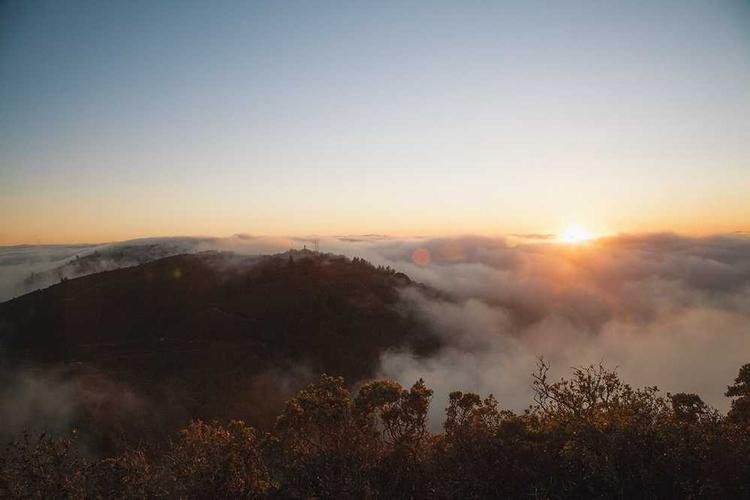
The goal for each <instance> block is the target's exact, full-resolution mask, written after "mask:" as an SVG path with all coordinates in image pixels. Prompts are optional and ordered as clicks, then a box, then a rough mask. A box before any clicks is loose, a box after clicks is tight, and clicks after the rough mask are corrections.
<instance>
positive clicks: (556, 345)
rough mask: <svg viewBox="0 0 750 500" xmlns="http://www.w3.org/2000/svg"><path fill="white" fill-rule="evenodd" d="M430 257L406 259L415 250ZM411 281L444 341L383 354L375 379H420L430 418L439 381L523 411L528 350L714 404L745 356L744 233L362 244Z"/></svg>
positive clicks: (439, 398)
mask: <svg viewBox="0 0 750 500" xmlns="http://www.w3.org/2000/svg"><path fill="white" fill-rule="evenodd" d="M417 249H420V251H421V252H426V253H427V254H429V259H428V261H429V263H428V264H425V263H424V259H423V258H420V261H419V262H415V261H414V252H415V250H417ZM371 251H374V252H375V253H377V254H378V255H379V256H380V258H381V259H383V260H384V261H385V263H388V264H389V265H392V266H393V267H395V268H397V269H399V270H401V271H404V272H406V273H407V274H409V275H410V276H411V277H412V278H413V279H414V280H416V281H419V282H422V283H425V284H427V285H430V286H431V287H434V288H436V289H438V290H440V291H442V292H444V294H445V296H446V297H448V298H440V299H437V298H434V297H432V296H427V295H425V294H423V293H421V292H420V291H418V290H410V291H407V292H405V293H404V294H403V299H404V301H405V302H406V303H408V304H409V305H410V306H411V307H412V308H414V309H415V310H416V311H418V313H419V314H420V315H421V316H422V318H423V319H424V320H425V321H427V322H428V323H429V324H430V325H432V327H433V329H434V330H435V331H436V332H438V334H439V335H440V336H441V338H442V340H443V343H444V347H443V349H442V350H441V351H440V352H438V353H437V355H435V356H433V357H430V358H427V359H425V358H418V357H415V356H414V355H412V354H411V353H409V352H389V353H387V354H386V355H384V356H383V358H382V362H381V370H380V371H381V375H383V376H388V377H393V378H396V379H398V380H399V381H401V382H403V383H409V382H413V380H414V379H416V378H419V377H422V378H424V379H425V380H426V382H427V383H428V385H431V386H432V387H433V388H434V389H435V391H436V394H435V400H436V401H435V403H436V404H435V406H436V408H434V411H435V415H436V416H437V415H438V414H439V413H440V412H441V410H442V407H443V406H444V404H445V401H446V400H447V394H448V393H449V392H450V391H451V390H456V389H463V390H473V391H478V392H482V393H490V392H491V393H494V394H495V395H496V396H497V397H498V398H499V400H500V401H501V403H502V404H504V405H505V406H506V407H509V408H512V409H515V410H521V409H523V408H524V407H525V406H526V405H527V404H528V403H529V402H530V400H531V399H530V396H531V389H530V374H531V372H532V371H533V370H534V366H535V363H536V360H537V357H538V356H544V357H545V358H546V359H548V360H549V361H550V362H551V363H552V365H553V369H554V370H555V375H564V374H566V373H567V372H568V370H569V368H570V367H572V366H581V365H585V364H589V363H599V362H604V363H605V364H607V365H608V366H609V367H612V368H614V367H617V368H618V371H619V373H620V374H621V375H622V376H623V378H624V379H625V380H626V381H628V382H630V383H633V384H635V385H654V384H656V385H659V386H660V387H661V388H662V389H663V390H666V391H671V392H679V391H687V392H697V393H699V394H701V395H703V396H704V397H705V399H706V400H707V401H708V402H710V403H711V404H713V405H715V406H716V407H718V408H720V409H723V410H725V409H726V408H727V406H728V401H727V399H726V398H724V397H723V391H724V390H725V388H726V385H727V384H728V383H729V382H730V381H731V380H732V379H733V378H734V376H735V375H736V373H737V370H738V369H739V367H740V366H741V365H742V364H744V363H747V362H750V239H748V238H744V237H740V236H737V235H734V236H718V237H710V238H689V237H684V236H678V235H673V234H652V235H621V236H617V237H611V238H606V239H602V240H599V241H595V242H590V243H586V244H581V245H559V244H550V243H529V244H521V245H513V244H512V242H509V241H508V240H505V239H492V238H478V237H463V238H454V239H448V238H436V239H429V240H420V241H408V242H405V241H398V242H389V243H386V244H383V245H380V246H377V247H374V248H372V249H371Z"/></svg>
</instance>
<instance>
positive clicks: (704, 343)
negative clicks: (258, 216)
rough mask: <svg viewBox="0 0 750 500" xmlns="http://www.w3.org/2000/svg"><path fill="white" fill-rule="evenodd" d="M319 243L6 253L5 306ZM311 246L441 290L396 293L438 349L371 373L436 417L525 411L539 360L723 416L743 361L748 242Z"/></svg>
mask: <svg viewBox="0 0 750 500" xmlns="http://www.w3.org/2000/svg"><path fill="white" fill-rule="evenodd" d="M154 245H156V246H157V247H159V246H160V245H161V246H162V250H160V251H155V250H154ZM314 245H315V239H314V238H265V237H254V236H248V235H235V236H233V237H230V238H164V239H148V240H135V241H129V242H123V243H113V244H107V245H94V246H75V247H73V246H54V247H5V248H0V301H2V300H7V299H10V298H11V297H13V296H15V295H18V294H20V293H25V292H28V291H30V290H29V289H28V288H29V287H34V286H36V287H39V286H41V285H39V284H36V285H31V284H29V283H30V281H29V280H28V279H27V278H28V276H29V274H30V273H45V272H46V273H47V274H45V276H47V275H49V276H50V278H49V279H50V280H51V281H53V280H54V279H59V274H57V275H56V274H55V273H54V272H53V273H49V271H50V270H51V269H52V270H54V269H56V268H58V267H59V266H65V265H66V264H69V263H70V262H71V261H72V259H76V258H81V257H82V256H86V255H90V254H93V253H94V252H97V253H96V254H95V255H96V257H97V259H94V260H97V262H98V261H99V260H100V261H101V265H100V266H98V267H97V266H94V268H96V269H97V270H105V269H110V268H114V267H121V266H124V265H134V264H136V263H138V262H140V261H141V260H142V259H143V258H144V257H143V256H139V253H138V252H139V248H140V247H141V246H142V247H143V248H148V249H149V250H143V251H148V252H152V253H153V255H159V256H166V255H169V254H176V253H186V252H198V251H205V250H223V251H235V252H240V253H244V254H267V253H276V252H282V251H285V250H288V249H290V248H298V249H299V248H302V247H303V246H307V247H308V248H313V246H314ZM318 245H319V247H320V250H321V251H325V252H331V253H336V254H344V255H348V256H359V257H364V258H366V259H368V260H369V261H371V262H372V263H374V264H378V265H388V266H391V267H393V268H395V269H396V270H398V271H402V272H405V273H406V274H408V275H409V276H410V277H411V278H412V279H413V280H415V281H417V282H421V283H423V284H426V285H428V286H429V287H431V288H433V289H436V290H438V291H440V292H442V293H440V294H425V293H424V292H423V291H421V290H420V289H418V288H408V289H405V290H404V291H403V294H402V297H403V301H404V303H405V304H406V305H408V306H409V307H411V308H413V310H415V311H416V312H417V314H419V316H421V317H422V318H423V320H424V321H426V322H427V323H428V324H429V325H431V326H432V328H433V330H434V331H435V333H436V334H437V335H439V336H440V338H441V339H442V341H443V342H442V344H443V347H442V348H441V349H440V350H439V352H437V353H436V354H435V355H434V356H431V357H429V358H420V357H417V356H415V355H413V354H412V353H410V352H408V351H393V352H387V353H384V354H383V356H382V360H381V366H380V375H382V376H385V377H391V378H394V379H396V380H398V381H400V382H401V383H403V384H405V385H407V384H411V383H413V382H414V381H415V380H416V379H418V378H423V379H424V380H425V381H426V382H427V384H428V385H429V386H430V387H431V388H433V389H434V390H435V397H434V404H433V412H434V415H433V416H434V420H433V421H437V420H439V415H440V414H441V413H442V411H443V408H444V407H445V403H446V401H447V395H448V394H449V393H450V391H452V390H471V391H475V392H479V393H482V394H488V393H492V394H494V395H495V396H496V397H497V398H498V399H499V400H500V402H501V405H502V406H504V407H506V408H510V409H514V410H523V409H524V408H525V407H526V406H527V405H528V404H529V402H530V401H531V388H530V380H531V377H530V374H531V373H532V372H534V371H535V366H536V363H537V361H538V358H539V357H540V356H543V357H544V358H545V359H546V360H547V361H548V362H550V363H551V365H552V373H553V374H554V375H555V376H561V375H566V374H568V373H569V370H570V368H571V367H575V366H582V365H587V364H598V363H604V364H605V365H607V366H608V367H609V368H616V369H617V371H618V373H620V374H621V376H622V377H623V378H624V379H625V380H626V381H627V382H629V383H631V384H633V385H637V386H643V385H658V386H659V387H660V388H661V389H662V390H664V391H669V392H696V393H698V394H700V395H701V396H703V397H704V399H705V400H706V401H707V402H709V403H710V404H712V405H714V406H715V407H717V408H719V409H721V410H726V408H727V407H728V401H727V399H726V398H725V397H724V396H723V392H724V391H725V390H726V386H727V385H728V384H729V383H730V382H731V381H732V380H733V378H734V377H735V376H736V374H737V371H738V369H739V367H740V366H741V365H743V364H744V363H748V362H750V238H749V237H747V236H746V235H741V234H736V235H724V236H713V237H700V238H698V237H687V236H680V235H675V234H644V235H620V236H613V237H607V238H602V239H599V240H594V241H589V242H583V243H579V244H560V243H557V242H554V241H553V240H551V239H549V238H547V237H546V235H514V236H509V237H501V238H486V237H475V236H466V237H452V238H412V239H397V238H389V237H387V236H381V235H365V236H341V237H335V238H323V239H320V240H318ZM122 248H128V251H127V252H123V251H122ZM165 249H166V250H165ZM66 269H68V271H66V272H73V271H74V270H75V269H76V267H75V266H71V265H68V266H67V268H66ZM87 269H88V268H87ZM67 277H75V276H67ZM37 281H39V280H37ZM24 283H26V286H24ZM48 284H51V283H47V285H48Z"/></svg>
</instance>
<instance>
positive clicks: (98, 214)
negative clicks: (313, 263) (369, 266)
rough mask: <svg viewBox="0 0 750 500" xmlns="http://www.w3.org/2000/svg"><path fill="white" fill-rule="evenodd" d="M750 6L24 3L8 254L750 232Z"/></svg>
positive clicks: (5, 217) (7, 151) (6, 105)
mask: <svg viewBox="0 0 750 500" xmlns="http://www.w3.org/2000/svg"><path fill="white" fill-rule="evenodd" d="M748 89H750V2H746V1H728V0H726V1H725V0H710V1H697V0H680V1H659V2H653V1H622V2H611V1H601V0H600V1H591V2H588V1H581V2H559V1H551V2H539V1H533V0H532V1H519V2H503V1H496V2H489V1H476V2H475V1H461V2H390V1H383V2H358V1H348V2H229V1H226V2H188V1H181V2H170V1H166V0H165V1H160V2H151V1H127V2H93V1H92V2H79V1H66V2H57V1H50V2H39V1H35V0H28V1H6V2H2V3H0V245H12V244H20V243H73V242H78V243H80V242H100V241H114V240H124V239H128V238H135V237H146V236H168V235H230V234H234V233H251V234H264V235H289V234H323V235H325V234H328V235H335V234H363V233H387V234H392V235H399V236H407V235H438V234H440V235H458V234H468V233H474V234H485V235H499V234H505V233H559V232H560V231H563V230H564V228H565V227H567V226H569V225H570V224H580V225H583V226H585V227H586V228H588V230H589V231H591V232H592V233H594V234H608V233H618V232H655V231H675V232H681V233H686V234H708V233H730V232H736V231H747V230H750V132H749V131H750V90H748Z"/></svg>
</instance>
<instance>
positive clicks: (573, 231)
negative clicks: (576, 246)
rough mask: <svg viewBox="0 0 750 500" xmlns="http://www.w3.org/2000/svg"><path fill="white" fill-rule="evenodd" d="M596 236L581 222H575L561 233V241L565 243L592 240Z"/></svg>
mask: <svg viewBox="0 0 750 500" xmlns="http://www.w3.org/2000/svg"><path fill="white" fill-rule="evenodd" d="M593 237H594V236H593V235H592V234H591V233H590V232H589V231H588V229H586V228H585V227H583V226H581V225H580V224H573V225H571V226H568V227H567V228H565V231H563V232H562V234H561V235H560V238H559V239H560V241H562V242H564V243H579V242H581V241H586V240H590V239H591V238H593Z"/></svg>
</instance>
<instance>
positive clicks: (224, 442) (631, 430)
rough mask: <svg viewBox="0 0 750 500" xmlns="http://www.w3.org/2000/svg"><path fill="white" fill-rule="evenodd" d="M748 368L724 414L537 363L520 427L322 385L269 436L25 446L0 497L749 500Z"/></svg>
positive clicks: (495, 415) (483, 407) (517, 419)
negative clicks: (432, 418)
mask: <svg viewBox="0 0 750 500" xmlns="http://www.w3.org/2000/svg"><path fill="white" fill-rule="evenodd" d="M748 367H750V365H745V366H744V367H742V369H741V370H740V374H739V376H738V377H737V379H736V381H735V384H734V385H732V386H730V388H729V390H728V391H727V395H728V396H729V397H732V398H735V399H734V400H733V405H732V409H731V411H730V413H729V415H728V416H726V417H724V416H722V415H721V414H720V413H719V412H717V411H716V410H714V409H713V408H711V407H709V406H708V405H707V404H706V403H705V402H704V401H703V400H702V399H701V398H700V397H699V396H698V395H696V394H685V393H678V394H667V395H662V394H661V393H660V392H659V391H658V390H657V389H656V388H655V387H645V388H633V387H631V386H630V385H628V384H626V383H625V382H623V381H622V380H620V378H619V377H618V376H617V374H616V373H614V372H612V371H608V370H606V369H605V368H604V367H602V366H589V367H583V368H579V369H575V370H574V371H573V374H572V376H571V377H570V378H563V379H559V380H551V379H550V377H549V366H548V365H547V364H546V363H544V362H543V361H540V364H539V369H538V371H537V372H536V373H535V374H534V375H533V381H532V387H533V389H534V393H535V397H534V403H533V404H532V405H531V406H530V408H529V409H528V410H527V411H525V412H524V413H521V414H516V413H513V412H511V411H508V410H503V409H502V408H501V407H500V404H499V403H498V401H497V400H495V398H494V397H492V396H487V397H481V396H479V395H478V394H474V393H470V392H468V393H466V392H454V393H452V394H450V397H449V402H448V407H447V408H446V413H445V422H444V424H443V431H442V432H440V433H432V432H429V430H428V421H427V414H428V409H429V405H430V401H431V398H432V391H431V390H430V389H429V388H428V387H427V386H426V385H425V383H424V382H423V381H422V380H419V381H418V382H416V383H415V384H414V385H413V386H412V387H411V388H408V389H406V388H403V387H402V386H401V385H399V384H398V383H397V382H394V381H392V380H377V381H372V382H369V383H366V384H364V385H362V386H361V387H359V389H358V390H357V391H356V393H352V392H351V391H350V389H349V388H348V387H347V386H346V385H345V383H344V380H343V379H342V378H341V377H334V376H329V375H322V376H321V377H320V378H319V380H318V381H317V382H316V383H313V384H311V385H309V386H308V387H306V388H304V389H302V390H301V391H299V392H298V393H297V394H296V396H294V397H293V398H292V399H290V400H289V401H288V402H287V404H286V407H285V409H284V410H283V412H282V413H281V415H280V416H279V417H278V419H277V421H276V423H275V425H274V426H273V428H272V429H271V431H270V432H268V433H266V434H264V435H261V434H259V433H258V432H257V431H255V430H254V429H252V428H250V427H248V426H247V425H245V424H244V423H242V422H237V421H230V422H228V423H227V424H221V423H216V422H214V423H205V422H202V421H195V422H192V423H191V424H190V425H189V426H187V427H186V428H185V429H184V430H182V431H181V432H180V434H179V435H178V437H177V438H176V439H175V440H174V441H173V442H171V443H170V444H169V445H168V446H166V447H165V448H163V449H151V450H148V451H147V450H143V449H138V448H136V447H134V448H132V449H128V450H126V451H124V452H122V453H118V454H116V455H114V456H109V457H100V458H94V457H91V456H89V457H88V458H87V455H86V453H84V451H85V447H84V446H83V444H82V443H81V442H80V440H79V439H78V434H77V433H72V434H71V435H70V436H67V437H57V438H53V437H49V436H44V435H43V436H41V437H39V438H36V439H32V438H31V437H30V436H28V435H26V436H23V437H22V438H21V439H19V440H18V441H17V442H14V443H11V444H10V445H9V446H8V447H7V448H6V449H5V451H4V453H3V454H2V457H0V496H2V497H22V498H159V497H168V498H354V497H357V498H524V497H532V498H748V497H750V460H748V458H747V457H748V456H750V426H748V425H747V420H745V419H744V417H743V416H744V414H743V413H742V411H743V410H742V408H744V406H741V405H742V404H744V403H739V404H738V401H743V400H744V399H743V398H747V397H748V390H747V388H748V387H749V386H750V384H748V375H749V374H750V368H748Z"/></svg>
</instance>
